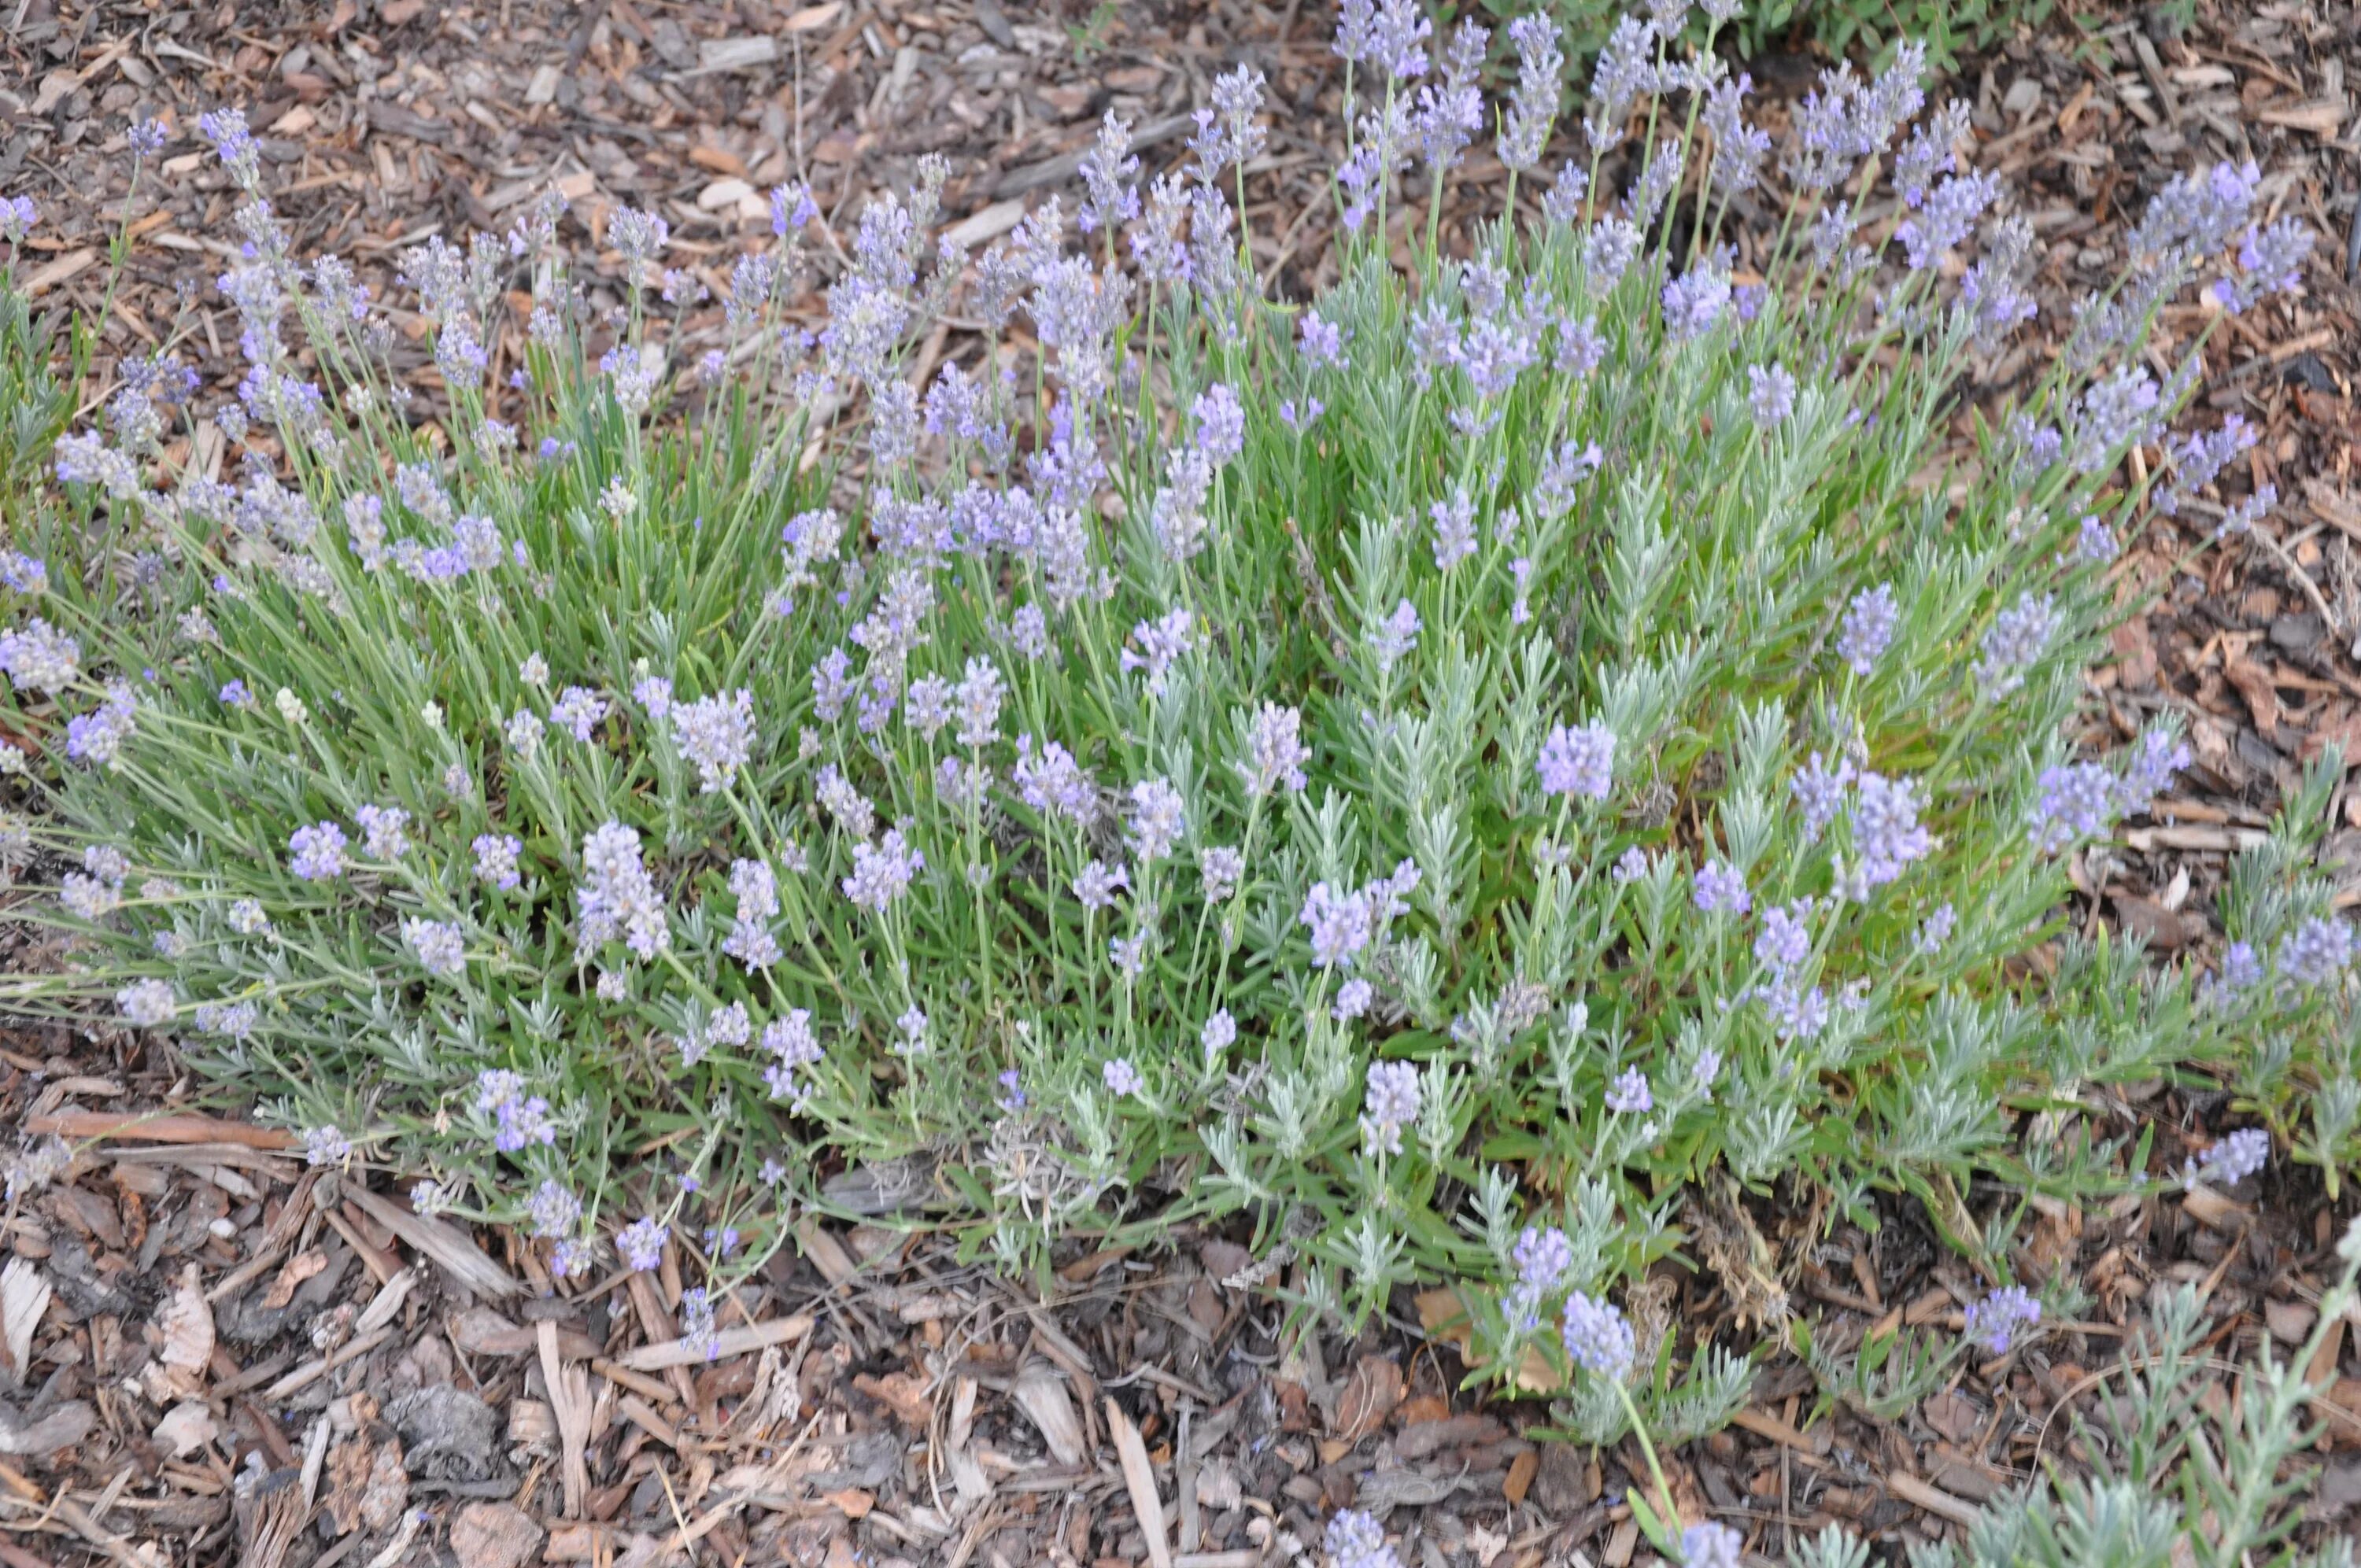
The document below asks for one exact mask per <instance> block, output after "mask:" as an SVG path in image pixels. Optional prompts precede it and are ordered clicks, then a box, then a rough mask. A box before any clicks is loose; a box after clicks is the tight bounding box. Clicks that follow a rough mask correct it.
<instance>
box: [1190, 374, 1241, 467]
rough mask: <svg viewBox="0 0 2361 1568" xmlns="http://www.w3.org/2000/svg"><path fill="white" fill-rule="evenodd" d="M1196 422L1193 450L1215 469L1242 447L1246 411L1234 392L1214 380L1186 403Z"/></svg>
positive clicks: (1236, 453)
mask: <svg viewBox="0 0 2361 1568" xmlns="http://www.w3.org/2000/svg"><path fill="white" fill-rule="evenodd" d="M1189 412H1190V415H1191V418H1193V419H1194V420H1195V421H1196V423H1197V450H1198V451H1200V452H1202V453H1203V454H1204V455H1205V456H1206V458H1207V459H1208V460H1209V461H1211V462H1212V464H1213V466H1214V467H1216V468H1219V467H1221V466H1224V464H1226V463H1228V462H1229V461H1230V460H1231V459H1232V458H1234V457H1235V456H1236V455H1238V454H1239V453H1240V452H1243V451H1244V450H1246V409H1245V407H1244V405H1242V404H1241V403H1240V402H1239V401H1238V395H1237V394H1236V393H1235V392H1233V391H1231V390H1230V389H1228V388H1227V387H1224V386H1223V385H1222V384H1221V383H1220V382H1218V381H1216V382H1215V383H1214V384H1213V386H1211V387H1209V388H1207V389H1205V392H1204V394H1203V395H1202V397H1200V398H1198V400H1196V401H1195V402H1194V403H1192V404H1191V405H1190V409H1189Z"/></svg>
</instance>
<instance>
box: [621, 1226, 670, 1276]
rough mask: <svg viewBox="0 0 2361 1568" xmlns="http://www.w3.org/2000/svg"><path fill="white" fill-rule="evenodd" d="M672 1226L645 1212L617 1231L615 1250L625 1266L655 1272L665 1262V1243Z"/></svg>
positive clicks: (634, 1269)
mask: <svg viewBox="0 0 2361 1568" xmlns="http://www.w3.org/2000/svg"><path fill="white" fill-rule="evenodd" d="M671 1239H672V1228H671V1227H670V1226H669V1225H666V1224H664V1223H663V1222H662V1221H660V1220H658V1219H657V1218H656V1217H655V1216H654V1215H653V1214H643V1215H642V1216H641V1217H640V1218H638V1219H636V1220H633V1221H632V1222H631V1223H630V1224H628V1225H626V1226H624V1227H623V1228H622V1229H621V1230H620V1231H618V1232H616V1233H615V1250H616V1251H617V1252H619V1253H620V1254H621V1255H622V1257H623V1265H624V1266H625V1267H627V1268H629V1269H631V1270H632V1271H633V1272H634V1273H638V1274H650V1273H653V1272H654V1271H655V1270H656V1269H657V1268H658V1267H659V1266H662V1265H663V1263H664V1243H665V1242H667V1241H669V1240H671Z"/></svg>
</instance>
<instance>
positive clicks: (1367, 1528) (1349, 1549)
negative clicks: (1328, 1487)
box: [1323, 0, 1424, 1568]
mask: <svg viewBox="0 0 2361 1568" xmlns="http://www.w3.org/2000/svg"><path fill="white" fill-rule="evenodd" d="M1353 3H1354V0H1346V8H1347V9H1348V10H1349V9H1350V7H1351V5H1353ZM1367 3H1368V0H1360V4H1362V5H1367ZM1397 3H1398V4H1400V5H1401V7H1402V8H1403V9H1404V10H1411V9H1413V8H1414V7H1415V5H1416V3H1417V0H1397ZM1421 25H1422V26H1423V25H1424V19H1423V18H1421ZM1323 1546H1324V1547H1325V1548H1326V1551H1327V1554H1328V1568H1402V1562H1401V1558H1400V1555H1399V1554H1398V1553H1396V1552H1395V1551H1394V1549H1393V1548H1392V1547H1390V1546H1389V1545H1387V1544H1386V1527H1385V1526H1383V1525H1381V1524H1379V1523H1378V1521H1377V1519H1376V1518H1375V1516H1373V1515H1370V1514H1365V1513H1363V1512H1362V1511H1361V1510H1360V1509H1358V1508H1345V1509H1343V1510H1341V1511H1339V1512H1338V1513H1337V1515H1336V1517H1335V1518H1334V1519H1330V1520H1329V1521H1328V1533H1327V1536H1326V1537H1325V1539H1324V1541H1323Z"/></svg>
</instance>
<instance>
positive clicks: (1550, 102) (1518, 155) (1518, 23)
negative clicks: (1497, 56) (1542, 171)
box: [1499, 16, 1565, 173]
mask: <svg viewBox="0 0 2361 1568" xmlns="http://www.w3.org/2000/svg"><path fill="white" fill-rule="evenodd" d="M1509 41H1510V43H1512V44H1514V45H1515V46H1516V48H1517V85H1516V90H1515V91H1514V92H1513V93H1511V94H1510V100H1509V114H1508V118H1507V121H1506V123H1505V124H1504V125H1503V126H1501V130H1500V141H1499V158H1500V163H1501V166H1502V167H1503V168H1506V169H1510V170H1515V171H1516V172H1518V173H1523V172H1525V171H1526V170H1531V169H1532V168H1533V167H1534V166H1535V165H1536V164H1538V163H1540V162H1541V158H1542V148H1543V147H1545V146H1547V145H1548V142H1549V134H1550V127H1551V126H1552V125H1554V124H1555V123H1556V120H1557V106H1558V100H1559V98H1560V97H1561V95H1562V94H1563V91H1564V83H1563V82H1562V80H1561V75H1562V73H1563V72H1564V71H1565V51H1564V50H1563V49H1560V48H1559V47H1558V38H1557V28H1556V27H1554V26H1552V25H1551V23H1550V22H1549V21H1548V20H1547V19H1546V18H1545V17H1542V16H1520V17H1518V18H1517V19H1516V20H1515V21H1513V22H1510V24H1509Z"/></svg>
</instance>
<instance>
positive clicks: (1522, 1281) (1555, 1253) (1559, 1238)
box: [1504, 1225, 1574, 1333]
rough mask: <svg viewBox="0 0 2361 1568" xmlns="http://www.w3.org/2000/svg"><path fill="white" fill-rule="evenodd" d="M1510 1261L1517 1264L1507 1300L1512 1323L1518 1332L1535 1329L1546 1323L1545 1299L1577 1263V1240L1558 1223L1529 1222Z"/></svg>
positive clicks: (1560, 1284)
mask: <svg viewBox="0 0 2361 1568" xmlns="http://www.w3.org/2000/svg"><path fill="white" fill-rule="evenodd" d="M1510 1262H1512V1263H1513V1264H1515V1265H1516V1269H1517V1283H1516V1285H1515V1286H1514V1288H1511V1289H1510V1292H1509V1297H1508V1300H1507V1301H1506V1302H1505V1303H1504V1305H1505V1307H1506V1310H1507V1311H1508V1315H1509V1326H1510V1328H1511V1329H1512V1330H1514V1331H1515V1332H1518V1333H1532V1332H1533V1331H1534V1330H1536V1329H1538V1328H1540V1327H1541V1325H1542V1303H1543V1301H1544V1300H1545V1299H1548V1297H1549V1296H1550V1294H1551V1293H1552V1292H1553V1291H1554V1290H1556V1289H1557V1288H1559V1287H1560V1286H1562V1285H1564V1284H1565V1277H1566V1274H1567V1273H1568V1271H1570V1270H1571V1269H1572V1268H1573V1267H1574V1244H1573V1243H1572V1242H1570V1241H1568V1240H1567V1239H1566V1234H1565V1232H1564V1231H1562V1230H1560V1229H1558V1228H1557V1227H1556V1226H1555V1225H1552V1226H1550V1227H1548V1228H1547V1229H1543V1228H1541V1227H1540V1226H1536V1225H1527V1226H1526V1227H1525V1228H1524V1231H1523V1233H1522V1234H1520V1235H1519V1236H1518V1237H1517V1245H1516V1246H1515V1248H1514V1250H1513V1251H1512V1252H1511V1253H1510Z"/></svg>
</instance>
